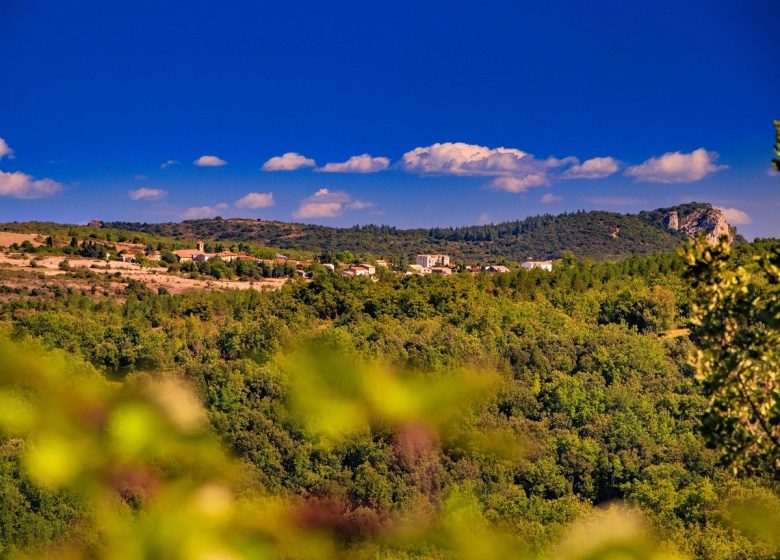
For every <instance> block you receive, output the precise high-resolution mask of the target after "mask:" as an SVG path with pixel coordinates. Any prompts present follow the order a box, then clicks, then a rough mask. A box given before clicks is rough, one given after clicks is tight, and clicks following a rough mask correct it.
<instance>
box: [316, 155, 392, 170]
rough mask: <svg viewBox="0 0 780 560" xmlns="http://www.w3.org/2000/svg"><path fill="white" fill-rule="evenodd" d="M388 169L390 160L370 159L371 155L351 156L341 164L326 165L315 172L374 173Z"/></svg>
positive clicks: (384, 158)
mask: <svg viewBox="0 0 780 560" xmlns="http://www.w3.org/2000/svg"><path fill="white" fill-rule="evenodd" d="M388 167H390V159H389V158H386V157H371V154H361V155H359V156H352V157H351V158H349V159H348V160H347V161H344V162H341V163H326V164H325V165H324V166H322V167H321V168H319V169H318V170H317V171H322V172H324V173H376V172H377V171H384V170H385V169H387V168H388Z"/></svg>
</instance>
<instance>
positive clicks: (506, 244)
mask: <svg viewBox="0 0 780 560" xmlns="http://www.w3.org/2000/svg"><path fill="white" fill-rule="evenodd" d="M699 208H712V207H711V206H710V205H709V204H703V203H690V204H685V205H680V206H675V207H671V208H660V209H657V210H653V211H645V212H640V213H639V214H620V213H616V212H605V211H601V210H595V211H588V212H585V211H579V212H574V213H564V214H560V215H558V216H553V215H550V214H545V215H541V216H534V217H530V218H526V219H524V220H516V221H512V222H503V223H499V224H489V225H480V226H466V227H448V228H431V229H422V228H420V229H406V230H405V229H398V228H395V227H392V226H386V225H365V226H353V227H351V228H335V227H327V226H319V225H307V224H296V223H286V222H277V221H266V220H252V219H223V218H220V217H217V218H213V219H204V220H188V221H184V222H181V223H162V224H147V223H131V222H110V223H105V224H104V227H110V228H117V229H122V230H130V231H136V232H145V233H152V234H156V235H163V236H168V237H174V238H179V239H191V240H195V239H214V240H233V241H253V242H256V243H261V244H263V245H267V246H271V247H279V248H280V249H301V250H306V251H316V252H319V251H324V252H334V253H335V252H341V251H349V252H352V253H355V254H365V253H368V254H371V255H374V256H377V257H387V258H393V259H396V258H400V257H402V256H403V255H407V256H410V255H414V254H416V253H429V252H436V253H446V254H449V255H451V256H453V257H454V258H455V259H456V260H459V261H466V262H471V261H475V262H484V261H487V260H502V259H505V260H508V261H524V260H526V259H551V258H559V257H561V256H562V254H563V253H564V252H565V251H571V252H573V253H574V254H575V255H577V256H578V257H585V258H592V259H597V260H613V259H619V258H623V257H627V256H631V255H649V254H654V253H660V252H666V251H672V250H674V249H675V248H676V247H677V246H678V245H680V243H682V242H683V241H684V239H685V235H684V234H682V233H680V232H678V231H674V230H670V229H667V228H666V227H665V226H664V224H663V216H664V215H666V214H667V213H669V212H670V211H677V213H678V215H680V217H683V216H685V215H687V214H689V213H690V212H693V211H694V210H696V209H699Z"/></svg>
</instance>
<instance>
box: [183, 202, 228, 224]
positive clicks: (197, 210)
mask: <svg viewBox="0 0 780 560" xmlns="http://www.w3.org/2000/svg"><path fill="white" fill-rule="evenodd" d="M227 208H228V205H227V204H225V203H224V202H220V203H219V204H217V205H215V206H193V207H192V208H188V209H187V211H186V212H184V219H185V220H198V219H201V218H213V217H214V216H217V215H218V214H219V213H220V212H221V211H222V210H227Z"/></svg>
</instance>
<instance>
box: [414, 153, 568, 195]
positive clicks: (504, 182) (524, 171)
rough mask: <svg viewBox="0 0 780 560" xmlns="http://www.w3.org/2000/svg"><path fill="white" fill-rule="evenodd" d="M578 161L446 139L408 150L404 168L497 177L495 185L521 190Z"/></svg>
mask: <svg viewBox="0 0 780 560" xmlns="http://www.w3.org/2000/svg"><path fill="white" fill-rule="evenodd" d="M577 163H578V160H577V158H574V157H566V158H562V159H558V158H554V157H550V158H547V159H545V160H540V159H536V158H535V157H534V156H533V155H531V154H529V153H527V152H524V151H522V150H518V149H515V148H503V147H500V148H488V147H487V146H479V145H476V144H466V143H463V142H445V143H439V144H433V145H431V146H424V147H418V148H415V149H413V150H411V151H409V152H406V153H405V154H404V155H403V159H402V160H401V167H402V168H403V169H405V170H406V171H409V172H412V173H421V174H439V175H461V176H483V177H494V179H493V181H492V182H491V184H490V186H491V187H492V188H494V189H499V190H504V191H507V192H513V193H519V192H524V191H526V190H528V189H530V188H533V187H540V186H544V185H548V184H550V181H551V176H550V173H551V171H552V170H554V169H555V168H558V167H561V166H564V165H570V164H577Z"/></svg>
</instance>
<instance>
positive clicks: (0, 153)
mask: <svg viewBox="0 0 780 560" xmlns="http://www.w3.org/2000/svg"><path fill="white" fill-rule="evenodd" d="M4 157H7V158H8V159H13V158H14V151H13V150H12V149H11V146H9V145H8V144H7V143H6V142H5V140H3V139H2V138H0V159H3V158H4Z"/></svg>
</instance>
